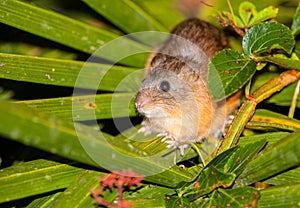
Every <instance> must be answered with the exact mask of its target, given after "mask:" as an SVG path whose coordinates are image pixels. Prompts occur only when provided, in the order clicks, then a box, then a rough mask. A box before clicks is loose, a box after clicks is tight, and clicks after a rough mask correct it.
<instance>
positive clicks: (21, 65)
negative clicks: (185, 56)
mask: <svg viewBox="0 0 300 208" xmlns="http://www.w3.org/2000/svg"><path fill="white" fill-rule="evenodd" d="M0 63H1V64H0V69H1V70H0V78H4V79H11V80H16V81H26V82H33V83H40V84H50V85H56V86H65V87H74V86H75V85H76V87H77V88H85V89H93V90H96V89H98V90H105V91H115V90H116V91H131V92H132V91H136V90H137V89H138V86H139V84H140V82H141V79H142V70H138V71H137V70H136V69H135V68H128V67H121V66H110V65H107V64H96V63H91V62H86V63H85V62H81V61H71V60H60V59H50V58H39V57H31V56H22V55H13V54H1V53H0ZM79 76H80V79H79V78H78V77H79ZM99 81H101V82H100V83H101V84H99Z"/></svg>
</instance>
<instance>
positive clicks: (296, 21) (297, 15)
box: [291, 3, 300, 35]
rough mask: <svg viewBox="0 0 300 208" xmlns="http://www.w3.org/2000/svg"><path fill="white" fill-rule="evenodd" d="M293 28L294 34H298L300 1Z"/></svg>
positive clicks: (299, 27) (299, 28) (299, 30)
mask: <svg viewBox="0 0 300 208" xmlns="http://www.w3.org/2000/svg"><path fill="white" fill-rule="evenodd" d="M291 28H292V31H293V34H294V35H298V34H299V33H300V3H299V4H298V7H297V10H296V12H295V15H294V20H293V23H292V27H291Z"/></svg>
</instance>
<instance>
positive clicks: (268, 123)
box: [247, 109, 300, 131]
mask: <svg viewBox="0 0 300 208" xmlns="http://www.w3.org/2000/svg"><path fill="white" fill-rule="evenodd" d="M247 128H253V129H255V128H259V129H262V128H266V129H268V128H271V129H273V128H276V129H284V130H289V131H297V130H298V129H300V121H299V120H297V119H293V118H289V117H288V116H285V115H282V114H280V113H275V112H273V111H269V110H264V109H258V110H256V111H255V113H254V117H252V119H251V120H250V122H249V123H248V124H247Z"/></svg>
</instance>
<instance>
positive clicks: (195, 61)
mask: <svg viewBox="0 0 300 208" xmlns="http://www.w3.org/2000/svg"><path fill="white" fill-rule="evenodd" d="M171 33H172V35H171V36H170V38H169V39H168V40H167V41H166V42H165V43H164V44H163V46H162V47H161V48H160V49H159V51H158V54H157V55H156V56H155V57H154V58H153V60H152V62H150V67H152V69H155V68H156V67H161V66H166V67H167V68H165V69H167V70H178V68H174V67H169V68H168V66H170V65H171V64H170V58H169V57H168V56H173V57H176V58H179V59H182V60H183V61H185V62H186V63H187V64H190V65H191V66H192V67H193V68H194V69H195V70H197V71H198V72H199V73H198V74H200V75H201V77H202V78H203V79H204V80H206V74H207V64H208V62H209V60H210V58H212V57H213V56H214V55H215V54H216V53H217V52H218V51H220V50H222V49H224V48H228V43H227V38H226V36H225V34H224V33H223V31H221V30H219V29H218V28H217V27H215V26H214V25H212V24H210V23H208V22H205V21H203V20H200V19H197V18H192V19H187V20H185V21H183V22H182V23H180V24H179V25H177V26H176V27H175V28H174V29H173V30H172V32H171ZM178 36H179V37H181V38H178ZM192 48H196V49H197V50H194V49H192ZM200 51H201V52H200ZM171 61H172V60H171ZM173 61H174V62H176V59H174V60H173ZM172 65H174V64H172Z"/></svg>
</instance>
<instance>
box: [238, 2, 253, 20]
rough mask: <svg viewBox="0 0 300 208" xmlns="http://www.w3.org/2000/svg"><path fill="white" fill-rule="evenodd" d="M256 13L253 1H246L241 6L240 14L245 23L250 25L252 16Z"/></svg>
mask: <svg viewBox="0 0 300 208" xmlns="http://www.w3.org/2000/svg"><path fill="white" fill-rule="evenodd" d="M256 13H257V11H256V7H255V5H254V4H252V3H251V2H248V1H244V2H242V3H241V4H240V6H239V15H240V17H241V19H242V21H243V23H244V25H248V23H249V20H250V18H251V16H254V15H256Z"/></svg>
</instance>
